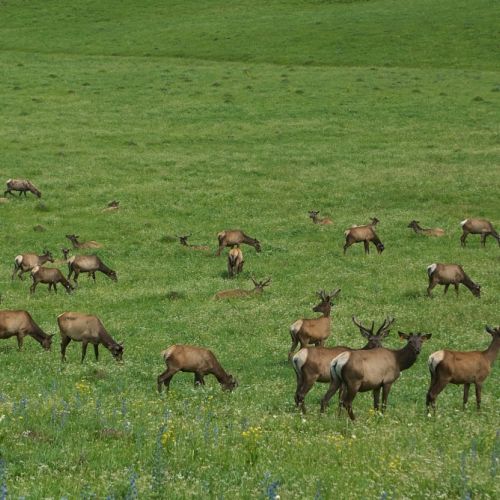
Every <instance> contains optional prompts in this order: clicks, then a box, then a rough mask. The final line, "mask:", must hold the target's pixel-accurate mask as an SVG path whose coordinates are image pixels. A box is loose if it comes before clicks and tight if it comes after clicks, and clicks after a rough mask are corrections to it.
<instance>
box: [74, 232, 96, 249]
mask: <svg viewBox="0 0 500 500" xmlns="http://www.w3.org/2000/svg"><path fill="white" fill-rule="evenodd" d="M79 237H80V236H76V235H75V234H67V235H66V238H68V240H69V241H71V244H72V245H73V248H76V249H80V248H102V245H101V243H98V242H97V241H93V240H92V241H85V242H84V243H80V242H79V241H78V238H79Z"/></svg>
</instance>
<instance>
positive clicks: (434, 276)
mask: <svg viewBox="0 0 500 500" xmlns="http://www.w3.org/2000/svg"><path fill="white" fill-rule="evenodd" d="M427 274H428V276H429V286H428V287H427V295H428V296H429V297H432V295H431V291H432V289H433V288H434V287H435V286H436V285H444V293H446V292H447V291H448V288H449V286H450V285H453V286H454V287H455V291H456V292H457V295H458V285H459V284H460V283H462V284H463V285H464V286H466V287H467V288H468V289H469V290H470V291H471V292H472V294H473V295H474V296H475V297H477V298H480V297H481V285H478V284H477V283H474V282H473V281H472V280H471V279H470V278H469V277H468V276H467V275H466V274H465V272H464V270H463V269H462V266H460V265H458V264H431V265H430V266H428V267H427Z"/></svg>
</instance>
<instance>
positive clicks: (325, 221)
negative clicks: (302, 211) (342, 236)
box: [309, 210, 333, 226]
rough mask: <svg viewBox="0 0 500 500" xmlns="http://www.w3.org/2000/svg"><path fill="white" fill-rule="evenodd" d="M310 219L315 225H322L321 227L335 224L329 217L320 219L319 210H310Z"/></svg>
mask: <svg viewBox="0 0 500 500" xmlns="http://www.w3.org/2000/svg"><path fill="white" fill-rule="evenodd" d="M309 217H310V218H311V219H312V221H313V223H314V224H320V225H324V226H325V225H329V224H333V222H332V220H331V219H329V218H328V217H322V218H321V217H319V211H318V210H309Z"/></svg>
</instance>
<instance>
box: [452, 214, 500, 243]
mask: <svg viewBox="0 0 500 500" xmlns="http://www.w3.org/2000/svg"><path fill="white" fill-rule="evenodd" d="M460 226H462V231H463V232H462V236H460V244H461V245H462V246H463V247H464V246H465V240H466V239H467V236H468V235H469V234H480V235H481V245H482V246H483V247H484V246H485V245H486V237H487V236H489V235H491V236H493V238H495V239H496V240H497V242H498V245H500V236H499V235H498V233H497V232H496V231H495V229H494V227H493V224H492V223H491V222H490V221H489V220H486V219H465V220H463V221H462V222H461V223H460Z"/></svg>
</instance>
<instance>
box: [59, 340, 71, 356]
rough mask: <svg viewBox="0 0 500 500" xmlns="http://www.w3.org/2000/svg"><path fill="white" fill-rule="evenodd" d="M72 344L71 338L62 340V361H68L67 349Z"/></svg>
mask: <svg viewBox="0 0 500 500" xmlns="http://www.w3.org/2000/svg"><path fill="white" fill-rule="evenodd" d="M70 342H71V339H70V338H69V337H63V338H62V339H61V361H66V347H67V346H68V344H69V343H70Z"/></svg>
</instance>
